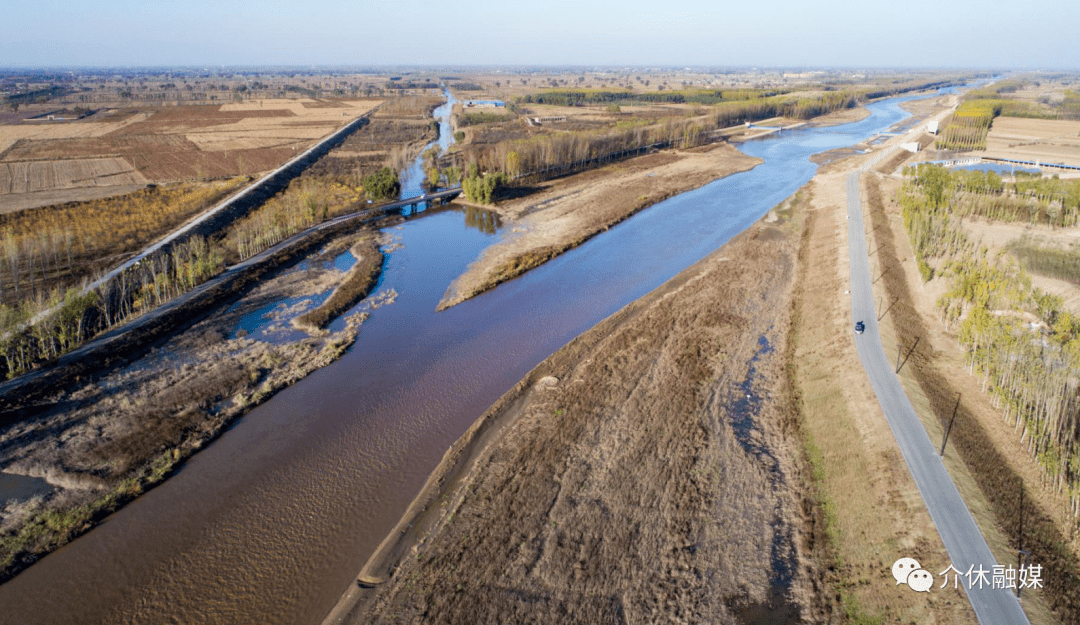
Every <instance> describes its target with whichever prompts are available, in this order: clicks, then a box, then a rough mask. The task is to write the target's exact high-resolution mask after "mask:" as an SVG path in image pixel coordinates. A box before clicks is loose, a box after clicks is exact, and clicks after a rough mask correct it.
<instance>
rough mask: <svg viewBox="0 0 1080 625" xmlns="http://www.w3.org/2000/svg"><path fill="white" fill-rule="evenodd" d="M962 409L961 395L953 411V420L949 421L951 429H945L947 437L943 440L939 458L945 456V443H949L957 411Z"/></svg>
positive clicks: (957, 398) (958, 396)
mask: <svg viewBox="0 0 1080 625" xmlns="http://www.w3.org/2000/svg"><path fill="white" fill-rule="evenodd" d="M959 408H960V393H957V394H956V405H955V406H953V409H952V418H950V419H949V427H947V428H945V437H944V438H943V439H941V453H939V454H938V455H939V456H944V455H945V443H948V442H949V432H952V424H953V422H954V421H956V411H957V410H958V409H959Z"/></svg>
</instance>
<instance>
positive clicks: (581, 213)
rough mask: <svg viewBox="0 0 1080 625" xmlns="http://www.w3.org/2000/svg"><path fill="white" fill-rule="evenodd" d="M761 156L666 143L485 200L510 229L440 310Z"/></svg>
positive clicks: (471, 268)
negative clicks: (670, 146) (504, 197)
mask: <svg viewBox="0 0 1080 625" xmlns="http://www.w3.org/2000/svg"><path fill="white" fill-rule="evenodd" d="M759 163H761V159H757V158H753V157H750V156H746V155H745V154H743V153H741V152H739V151H738V150H737V149H735V148H734V147H732V146H731V145H728V144H725V143H719V144H713V145H708V146H703V147H701V148H695V149H691V150H666V151H663V152H658V153H654V154H648V155H645V156H640V157H637V158H633V159H628V160H625V161H621V162H618V163H614V164H611V165H608V166H606V167H601V168H599V169H595V170H590V171H586V172H582V173H580V174H576V175H573V176H567V177H565V178H559V179H556V180H550V181H546V182H543V183H540V184H538V185H536V187H535V188H531V189H527V190H526V192H527V195H524V196H523V197H520V198H517V199H509V200H504V201H502V202H499V203H497V204H495V205H494V206H490V207H485V208H488V209H489V210H493V211H495V212H497V213H498V214H499V216H500V218H501V220H502V223H503V226H504V228H505V229H507V230H508V231H509V232H510V234H509V235H507V236H505V237H503V239H502V240H500V241H499V242H498V243H496V244H494V245H492V246H490V247H488V248H487V249H486V250H484V253H483V254H482V255H481V256H480V258H479V259H477V260H476V262H474V263H473V264H472V265H470V266H469V268H468V270H466V271H465V272H464V273H463V274H462V275H461V276H460V277H459V278H458V279H457V280H455V281H454V283H453V284H452V285H450V287H449V289H447V292H446V295H445V296H444V297H443V299H442V301H441V302H440V303H439V310H443V309H446V308H449V307H450V306H453V305H455V304H458V303H461V302H463V301H465V300H467V299H469V298H472V297H475V296H476V295H479V294H480V293H483V292H484V291H487V290H490V289H492V288H494V287H496V286H498V285H499V284H501V283H503V282H506V281H507V280H511V279H513V278H516V277H517V276H519V275H521V274H523V273H525V272H526V271H529V270H530V269H532V268H534V267H537V266H539V265H541V264H543V263H545V262H547V261H548V260H551V259H552V258H554V257H556V256H558V255H560V254H562V253H564V252H566V251H567V250H569V249H572V248H574V247H577V246H578V245H581V244H582V243H584V242H585V241H588V240H589V239H590V238H592V237H594V236H596V235H597V234H599V233H600V232H603V231H604V230H607V229H608V228H611V227H612V226H614V225H615V224H618V223H619V222H621V221H623V220H625V219H627V218H628V217H630V216H632V215H634V214H635V213H637V212H639V211H641V210H643V209H645V208H647V207H649V206H652V205H653V204H656V203H657V202H660V201H662V200H664V199H667V198H669V197H672V196H674V195H677V194H679V193H683V192H685V191H689V190H691V189H696V188H698V187H700V186H702V185H705V184H707V183H709V182H712V181H713V180H717V179H719V178H723V177H725V176H729V175H731V174H734V173H738V172H742V171H746V170H749V169H752V168H753V167H755V166H756V165H758V164H759Z"/></svg>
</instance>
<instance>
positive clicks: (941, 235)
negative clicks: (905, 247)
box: [899, 165, 1080, 516]
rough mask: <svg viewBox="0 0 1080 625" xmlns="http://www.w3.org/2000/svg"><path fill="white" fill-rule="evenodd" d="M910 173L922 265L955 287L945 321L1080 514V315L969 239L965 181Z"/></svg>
mask: <svg viewBox="0 0 1080 625" xmlns="http://www.w3.org/2000/svg"><path fill="white" fill-rule="evenodd" d="M916 173H917V174H918V177H916V176H915V174H916ZM905 174H906V175H905V183H904V186H903V188H902V190H901V192H900V195H899V201H900V205H901V210H902V212H903V217H904V226H905V228H906V229H907V231H908V235H909V237H910V239H911V242H912V247H913V248H914V250H915V253H916V257H917V260H918V261H919V262H920V263H926V264H928V265H929V264H930V263H933V264H934V265H936V268H937V270H938V273H939V275H940V276H941V277H942V278H943V279H944V280H946V283H947V290H946V292H945V294H944V295H943V296H942V297H941V298H940V299H939V300H938V303H937V305H938V309H939V310H940V313H941V318H942V320H943V321H944V322H945V323H946V324H947V325H948V326H949V327H950V328H951V329H953V330H955V331H956V332H957V339H958V341H959V342H960V344H961V346H963V347H964V348H965V350H966V352H967V357H968V364H969V367H970V369H971V372H972V373H978V374H979V375H981V376H982V378H983V387H984V389H985V390H986V391H987V392H988V393H989V394H990V396H991V398H992V401H993V403H994V405H995V407H997V408H999V409H1000V410H1001V411H1002V417H1003V418H1004V419H1005V420H1006V421H1007V422H1009V424H1010V425H1012V426H1013V428H1014V431H1015V432H1016V433H1017V436H1019V437H1020V440H1021V442H1023V443H1024V444H1025V446H1026V447H1027V449H1028V451H1029V452H1030V453H1031V454H1032V455H1033V456H1034V457H1035V458H1036V459H1037V460H1038V462H1039V464H1040V466H1041V467H1042V468H1043V471H1044V477H1045V478H1046V480H1047V481H1048V482H1049V483H1050V485H1051V486H1052V487H1053V488H1055V489H1056V490H1058V491H1059V492H1062V491H1064V492H1066V493H1067V494H1068V496H1069V499H1070V508H1071V510H1070V511H1071V512H1072V514H1073V515H1074V516H1080V317H1078V316H1076V315H1074V314H1073V313H1071V312H1069V311H1067V310H1065V309H1064V308H1063V304H1062V300H1061V298H1060V297H1057V296H1054V295H1050V294H1047V293H1044V292H1042V291H1040V290H1039V289H1038V288H1035V287H1033V286H1032V284H1031V278H1030V277H1029V276H1028V275H1027V273H1026V272H1025V271H1024V270H1023V269H1022V268H1021V267H1020V266H1019V265H1018V263H1017V262H1016V261H1015V259H1014V257H1013V256H1012V255H1010V254H1008V253H1005V254H1000V255H991V254H990V253H989V252H988V250H987V248H986V247H985V246H981V247H977V246H976V245H975V244H974V243H973V242H971V241H970V240H968V238H967V236H966V235H965V234H964V232H963V230H962V229H961V227H960V225H959V223H958V220H959V219H960V216H959V215H958V214H957V212H956V210H955V207H956V206H957V204H956V202H957V194H958V190H959V189H962V188H965V184H964V183H963V180H964V179H965V178H969V176H968V175H967V174H956V173H950V172H948V171H947V170H945V169H944V168H942V167H938V166H931V165H922V166H919V167H918V168H917V169H915V168H909V169H908V170H906V171H905ZM991 180H992V179H991ZM969 197H970V198H974V199H975V200H978V199H979V198H987V197H990V196H985V195H970V196H969ZM924 277H925V276H924Z"/></svg>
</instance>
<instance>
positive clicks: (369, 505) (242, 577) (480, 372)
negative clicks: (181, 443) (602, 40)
mask: <svg viewBox="0 0 1080 625" xmlns="http://www.w3.org/2000/svg"><path fill="white" fill-rule="evenodd" d="M900 101H902V100H900V99H893V100H888V101H884V102H880V103H877V104H874V105H871V106H870V109H871V111H872V115H871V116H870V117H868V118H867V119H865V120H863V121H861V122H858V123H854V124H848V125H845V126H838V127H833V128H822V129H806V130H798V131H792V132H785V133H784V134H783V136H780V137H771V138H768V139H766V140H761V141H755V142H751V143H747V144H745V145H744V146H742V148H741V149H743V151H745V152H747V153H749V154H751V155H752V156H760V157H762V158H763V159H765V163H764V164H762V165H760V166H759V167H757V168H756V169H754V170H752V171H749V172H745V173H742V174H737V175H734V176H731V177H729V178H725V179H723V180H719V181H716V182H714V183H711V184H709V185H707V186H705V187H702V188H700V189H697V190H695V191H691V192H688V193H685V194H682V195H680V196H677V197H674V198H671V199H669V200H667V201H664V202H662V203H660V204H657V205H656V206H654V207H652V208H649V209H648V210H646V211H643V212H641V213H639V214H638V215H636V216H634V217H633V218H631V219H629V220H627V221H626V222H624V223H622V224H620V225H619V226H617V227H615V228H613V229H611V230H610V231H608V232H605V233H603V234H601V235H599V236H597V237H595V238H594V239H592V240H591V241H589V242H588V243H586V244H585V245H583V246H581V247H579V248H577V249H575V250H572V251H570V252H568V253H567V254H564V255H563V256H561V257H559V258H556V259H555V260H553V261H551V262H549V263H547V264H546V265H544V266H542V267H540V268H538V269H535V270H533V271H532V272H530V273H528V274H526V275H525V276H523V277H521V278H519V279H516V280H514V281H511V282H509V283H506V284H503V285H501V286H500V287H498V288H497V289H495V290H494V291H491V292H488V293H486V294H484V295H481V296H480V297H477V298H475V299H473V300H470V301H468V302H465V303H464V304H461V305H459V306H456V307H454V308H452V309H450V310H447V311H444V312H441V313H437V314H436V313H435V312H434V310H435V306H436V304H437V303H438V301H439V299H440V297H441V296H442V295H443V293H444V292H445V290H446V288H447V286H448V285H449V284H450V282H451V281H452V280H453V279H454V278H455V277H456V276H457V275H458V274H459V273H460V272H461V271H462V270H463V269H464V268H465V267H466V266H467V265H468V263H469V262H471V261H472V260H473V259H475V258H476V257H477V255H478V254H479V252H480V251H481V250H482V249H483V248H484V247H485V246H487V245H489V244H490V243H491V242H492V241H493V240H495V237H498V236H503V235H502V234H501V233H499V232H495V233H494V234H493V233H491V230H492V227H491V223H490V222H489V221H483V220H482V223H483V227H477V226H476V224H477V220H476V218H475V215H473V216H471V217H469V216H467V215H466V212H465V211H464V210H463V209H458V210H444V211H432V212H431V213H429V214H423V213H421V214H420V215H418V216H417V217H416V218H414V219H412V220H410V221H408V222H406V223H404V224H402V225H401V226H398V227H397V228H394V229H390V230H389V233H390V234H392V235H394V236H396V237H398V238H399V239H400V243H401V244H402V246H401V247H400V248H399V249H396V250H395V251H393V252H391V253H390V254H389V259H388V261H387V264H386V267H385V272H384V275H383V278H382V284H381V285H380V287H379V290H383V289H387V288H393V289H395V290H396V291H397V293H398V297H397V300H396V301H395V303H393V304H392V305H388V306H384V307H382V308H379V309H378V310H376V311H374V312H373V314H372V316H371V318H370V319H369V320H368V321H367V323H365V325H364V326H363V328H362V329H361V332H360V336H359V339H358V340H357V342H356V344H355V345H354V347H353V348H352V349H351V350H350V351H349V352H348V353H347V354H346V355H345V356H343V357H342V358H341V359H340V360H338V361H337V362H336V363H334V364H333V365H331V366H329V367H327V368H325V369H322V370H319V371H316V372H315V373H313V374H312V375H310V376H309V377H307V378H306V379H304V380H302V381H300V382H299V383H297V384H296V385H294V386H293V387H291V388H289V389H286V390H285V391H283V392H281V393H279V394H278V395H277V396H275V397H274V398H273V399H271V400H270V401H268V402H267V403H266V404H264V405H262V406H260V407H259V408H257V409H255V410H254V411H252V412H251V413H250V414H248V415H247V416H245V417H244V418H243V419H241V420H239V421H238V422H237V423H236V424H235V425H234V426H233V427H232V428H231V429H230V430H229V431H228V432H226V433H225V434H224V435H223V436H222V437H221V438H219V439H218V440H217V441H215V442H214V443H213V444H212V445H211V446H209V447H208V448H207V449H206V450H204V451H202V452H200V453H199V454H197V455H196V456H195V457H194V458H192V459H191V460H190V461H189V462H187V463H186V464H185V465H184V466H183V468H182V469H181V470H180V471H179V472H178V473H177V474H176V475H175V476H174V477H172V478H170V479H169V480H167V481H166V482H165V483H164V484H162V485H161V486H159V487H157V488H155V489H153V490H152V491H150V492H149V493H147V494H146V495H144V496H142V497H140V498H139V499H138V500H136V501H135V502H133V503H131V504H130V505H128V506H126V507H125V508H123V509H122V510H120V511H119V512H117V513H116V514H114V515H112V516H110V517H109V518H108V519H107V520H106V521H105V522H104V523H102V524H101V525H100V526H98V527H96V528H95V529H94V530H92V531H91V532H89V533H87V534H86V535H85V536H83V537H82V538H79V539H78V540H76V541H75V542H73V543H71V544H70V545H68V546H66V547H64V548H62V549H60V550H58V551H57V552H55V553H53V554H51V555H49V556H48V557H46V558H44V559H43V560H42V561H40V562H38V563H37V564H35V565H34V566H32V567H30V568H29V569H28V570H26V571H25V572H23V573H22V574H20V575H19V576H17V577H16V578H14V579H13V580H11V581H9V582H8V583H6V584H4V585H2V586H0V621H2V622H4V623H161V622H175V623H241V622H244V623H247V622H252V623H254V622H257V623H317V622H319V621H320V620H321V619H322V618H323V617H324V616H325V614H326V613H327V612H328V611H329V610H330V608H331V607H333V605H334V603H335V601H336V600H337V598H338V597H339V596H340V595H341V593H342V592H343V591H344V590H345V589H346V588H347V587H348V585H349V584H350V583H352V582H353V580H354V576H355V575H356V573H357V571H358V570H359V568H360V566H361V565H362V564H363V563H364V561H365V560H366V559H367V557H368V556H369V554H370V553H371V552H372V551H373V550H374V549H375V547H376V546H377V545H378V544H379V542H380V541H381V540H382V539H383V538H384V536H385V535H386V534H387V532H389V531H390V529H391V528H392V527H393V525H394V524H395V522H396V521H397V519H398V518H399V516H400V515H401V514H402V512H403V511H404V510H405V508H406V507H407V505H408V504H409V502H410V501H411V500H412V498H413V497H414V496H415V495H416V493H417V492H418V491H419V489H420V487H421V485H422V484H423V482H424V480H425V478H426V477H427V475H428V473H429V472H430V471H431V470H432V469H433V468H434V467H435V465H436V464H437V463H438V461H439V459H440V458H441V457H442V454H443V452H444V451H445V450H446V449H447V448H448V447H449V445H450V444H451V443H452V442H453V441H454V440H455V439H456V438H457V437H459V436H460V435H461V434H462V433H463V432H464V431H465V430H466V429H467V428H468V427H469V425H470V424H471V423H472V422H473V421H474V420H475V419H476V418H477V417H478V416H479V415H480V414H481V413H482V412H483V411H484V410H485V409H486V408H487V407H488V406H489V405H490V404H491V403H492V402H493V401H494V400H496V399H497V398H498V397H499V396H500V395H502V394H503V393H504V392H505V391H506V390H507V389H509V388H510V387H511V386H513V385H514V384H515V383H516V382H517V381H518V380H519V379H520V378H521V377H522V376H523V375H524V374H525V373H526V372H528V370H529V369H531V368H532V367H533V366H534V365H536V364H537V363H538V362H540V361H541V360H543V359H544V358H546V357H547V356H548V355H550V354H551V353H552V352H554V351H555V350H557V349H558V348H559V347H561V346H562V345H563V344H565V343H566V342H567V341H569V340H570V339H572V338H573V337H575V336H577V335H578V334H580V333H581V332H583V331H584V330H586V329H588V328H590V327H592V326H593V325H595V324H596V323H597V322H598V321H600V320H601V319H603V318H605V317H606V316H608V315H610V314H611V313H613V312H614V311H616V310H618V309H619V308H621V307H622V306H624V305H626V304H627V303H629V302H631V301H633V300H634V299H636V298H638V297H640V296H641V295H643V294H645V293H647V292H648V291H650V290H652V289H653V288H656V287H657V286H659V285H660V284H662V283H664V282H665V281H666V280H668V279H670V278H671V277H672V276H674V275H675V274H677V273H678V272H679V271H681V270H682V269H684V268H686V267H687V266H689V265H691V264H693V263H694V262H696V261H697V260H699V259H701V258H702V257H704V256H705V255H706V254H708V253H709V252H711V251H712V250H714V249H716V248H717V247H719V246H720V245H722V244H723V243H724V242H726V241H727V240H728V239H729V238H731V237H732V236H733V235H735V234H737V233H738V232H740V231H742V230H743V229H745V228H746V227H747V226H748V225H749V224H751V223H752V222H753V221H755V220H757V219H758V218H760V217H761V216H762V215H763V214H764V213H765V212H767V211H768V210H769V209H770V208H772V207H773V206H775V205H776V204H778V203H779V202H781V201H782V200H784V199H785V198H786V197H788V196H790V195H791V194H792V193H794V192H795V191H796V190H797V189H798V188H799V186H801V185H802V184H803V183H804V182H806V181H807V180H809V178H810V177H811V176H812V175H813V174H814V171H815V168H816V166H815V165H814V164H813V163H811V162H810V160H809V156H810V155H811V154H814V153H817V152H822V151H825V150H829V149H834V148H838V147H843V146H847V145H852V144H855V143H858V142H860V141H863V140H865V139H867V138H869V137H872V136H873V135H874V134H876V133H877V132H880V131H883V130H887V129H888V128H889V127H890V126H891V125H893V124H894V123H897V122H899V121H901V120H902V119H904V118H906V117H907V116H908V114H907V113H906V112H904V111H903V110H902V109H900V108H899V107H898V106H897V104H898V102H900ZM447 112H448V111H447V109H446V108H443V109H441V110H440V111H439V114H441V115H443V116H445V115H446V114H447ZM443 136H444V137H446V138H448V137H449V136H450V132H449V128H448V127H447V126H446V125H445V121H444V131H443ZM445 140H446V139H444V141H445ZM406 186H408V185H406Z"/></svg>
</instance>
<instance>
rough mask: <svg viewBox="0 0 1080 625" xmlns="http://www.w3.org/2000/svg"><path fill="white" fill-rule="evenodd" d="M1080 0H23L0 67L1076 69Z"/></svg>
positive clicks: (10, 21) (11, 16)
mask: <svg viewBox="0 0 1080 625" xmlns="http://www.w3.org/2000/svg"><path fill="white" fill-rule="evenodd" d="M1078 26H1080V1H1078V0H1033V1H1032V2H1026V3H1025V2H1007V3H1006V2H994V1H987V0H981V1H979V2H974V1H971V0H959V1H956V0H933V1H930V0H914V1H911V2H903V3H900V2H889V1H888V0H872V1H861V2H855V1H853V0H830V1H828V2H793V1H789V0H774V1H773V2H746V1H744V2H739V3H728V2H697V1H689V0H650V1H648V2H645V1H640V0H624V1H621V2H589V1H588V0H542V1H533V2H528V3H516V2H513V0H499V1H488V0H481V1H471V0H458V1H456V2H430V1H425V2H420V1H417V0H394V1H391V0H361V1H358V2H331V1H328V0H308V1H305V0H287V1H286V0H266V1H261V2H235V1H229V0H218V1H209V0H183V1H174V0H149V1H148V0H143V1H140V2H133V1H130V0H94V1H93V2H85V1H80V2H73V1H71V0H64V1H60V0H39V1H35V2H24V1H15V2H9V3H7V6H6V7H5V8H4V10H3V12H2V17H0V66H5V67H12V66H71V65H80V66H102V65H107V66H117V65H221V64H225V65H277V64H285V65H294V64H302V65H308V64H318V65H386V64H410V65H411V64H483V65H497V64H518V65H677V66H682V65H695V66H698V65H707V66H749V65H756V66H844V67H1004V68H1013V67H1023V68H1037V67H1043V68H1080V45H1078V43H1077V42H1078V39H1080V35H1078V34H1077V27H1078Z"/></svg>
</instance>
